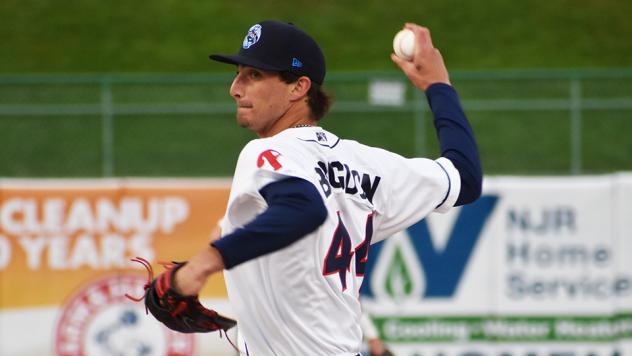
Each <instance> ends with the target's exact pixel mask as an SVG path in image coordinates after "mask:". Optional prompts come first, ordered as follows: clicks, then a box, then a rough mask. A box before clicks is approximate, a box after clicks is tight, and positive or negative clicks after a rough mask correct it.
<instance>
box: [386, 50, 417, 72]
mask: <svg viewBox="0 0 632 356" xmlns="http://www.w3.org/2000/svg"><path fill="white" fill-rule="evenodd" d="M391 60H392V61H393V62H395V64H397V66H398V67H399V68H400V69H401V70H403V71H404V73H405V72H406V71H407V70H409V67H410V66H411V65H413V63H412V62H410V61H407V60H405V59H402V58H400V57H399V56H397V55H396V54H395V53H391Z"/></svg>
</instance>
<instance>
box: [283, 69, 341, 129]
mask: <svg viewBox="0 0 632 356" xmlns="http://www.w3.org/2000/svg"><path fill="white" fill-rule="evenodd" d="M279 76H280V77H281V80H282V81H284V82H285V83H288V84H290V83H294V82H296V81H297V80H298V78H300V76H298V75H296V74H294V73H292V72H279ZM332 103H333V98H332V97H331V95H329V94H328V93H326V92H325V91H324V90H323V89H322V87H321V86H320V85H319V84H317V83H314V82H313V81H312V86H311V87H310V88H309V91H307V104H308V105H309V109H310V112H311V118H312V119H314V120H316V121H318V120H320V119H322V118H323V117H324V116H325V114H327V112H328V111H329V109H330V108H331V104H332Z"/></svg>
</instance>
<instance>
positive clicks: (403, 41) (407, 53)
mask: <svg viewBox="0 0 632 356" xmlns="http://www.w3.org/2000/svg"><path fill="white" fill-rule="evenodd" d="M393 50H394V51H395V54H396V55H397V56H398V57H400V58H403V59H405V60H407V61H410V60H411V59H413V54H414V53H415V33H414V32H413V31H411V30H409V29H407V28H405V29H403V30H401V31H399V32H397V34H396V35H395V38H393Z"/></svg>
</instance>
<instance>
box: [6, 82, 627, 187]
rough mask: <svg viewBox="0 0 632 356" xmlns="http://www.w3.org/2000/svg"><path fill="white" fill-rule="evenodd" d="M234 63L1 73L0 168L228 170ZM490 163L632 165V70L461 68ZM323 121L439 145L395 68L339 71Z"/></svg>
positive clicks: (380, 139)
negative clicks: (217, 69) (199, 70)
mask: <svg viewBox="0 0 632 356" xmlns="http://www.w3.org/2000/svg"><path fill="white" fill-rule="evenodd" d="M231 80H232V75H227V74H215V75H209V74H176V75H131V74H130V75H5V76H0V139H1V140H2V143H3V145H2V149H1V150H0V177H112V176H116V177H122V176H140V177H155V176H162V177H165V176H167V177H204V176H230V175H231V174H232V172H233V169H234V165H235V162H236V160H237V156H238V154H239V151H240V149H241V148H242V147H243V145H244V144H245V143H246V142H247V141H249V140H251V139H253V138H255V137H256V136H255V135H254V134H253V133H251V132H249V131H248V130H244V129H241V128H239V127H238V126H237V125H236V124H235V119H234V111H235V109H234V103H233V100H232V98H230V96H229V95H228V88H229V86H230V82H231ZM451 80H452V82H453V84H454V86H455V87H456V88H457V90H458V92H459V94H460V96H461V99H462V102H463V106H464V108H465V111H466V113H467V115H468V117H469V119H470V121H471V123H472V125H473V127H474V131H475V133H476V136H477V139H478V142H479V146H480V151H481V156H482V157H481V158H482V161H483V164H484V168H485V172H486V173H487V174H529V175H537V174H582V173H606V172H612V171H621V170H632V157H631V156H630V153H631V152H632V140H631V139H630V136H632V70H524V71H477V72H471V71H456V72H452V77H451ZM325 88H326V90H327V91H329V92H330V93H332V94H333V96H334V98H335V104H334V107H333V109H332V112H331V113H330V114H329V115H328V116H327V117H326V118H325V119H323V121H322V123H321V124H322V126H323V127H325V128H326V129H329V130H331V131H333V132H335V133H337V134H338V135H339V136H341V137H345V138H350V139H356V140H359V141H361V142H364V143H366V144H369V145H373V146H379V147H383V148H386V149H389V150H392V151H395V152H398V153H400V154H402V155H405V156H419V155H421V156H428V157H436V156H437V155H438V149H437V143H436V138H435V134H434V129H433V127H432V119H431V115H430V114H429V111H428V106H427V103H426V101H425V98H424V96H423V93H421V92H419V91H417V90H415V89H414V88H413V87H412V86H411V85H410V84H409V83H408V81H407V80H406V79H405V78H404V77H403V76H402V75H401V74H400V73H398V72H370V73H331V74H329V75H328V78H327V80H326V85H325Z"/></svg>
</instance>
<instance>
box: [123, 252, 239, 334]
mask: <svg viewBox="0 0 632 356" xmlns="http://www.w3.org/2000/svg"><path fill="white" fill-rule="evenodd" d="M132 261H134V262H138V263H140V264H142V265H143V266H144V267H145V268H146V269H147V271H148V272H149V278H148V280H147V284H145V294H144V295H143V296H142V297H140V298H135V297H132V296H130V295H129V294H125V296H126V297H128V298H129V299H131V300H134V301H137V302H140V301H142V300H143V299H145V311H146V312H147V311H149V312H151V314H152V315H153V316H154V317H155V318H156V319H158V321H160V322H161V323H163V324H165V326H167V327H168V328H169V329H171V330H175V331H178V332H181V333H206V332H211V331H217V330H223V331H226V330H228V329H230V328H232V327H233V326H235V325H236V324H237V322H236V321H235V320H233V319H230V318H227V317H225V316H222V315H220V314H218V313H217V312H216V311H215V310H211V309H207V308H205V307H204V306H203V305H202V304H201V303H200V300H199V299H198V296H197V295H195V296H184V295H181V294H179V293H178V292H176V291H175V290H174V289H173V288H172V286H173V282H174V276H175V273H176V271H177V270H178V269H180V268H181V267H182V266H184V265H185V264H186V262H183V263H179V262H173V263H170V264H163V266H165V268H166V271H165V272H163V273H162V274H160V275H159V276H158V277H156V278H153V270H152V268H151V265H150V263H149V262H148V261H147V260H145V259H143V258H140V257H136V258H133V259H132Z"/></svg>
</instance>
